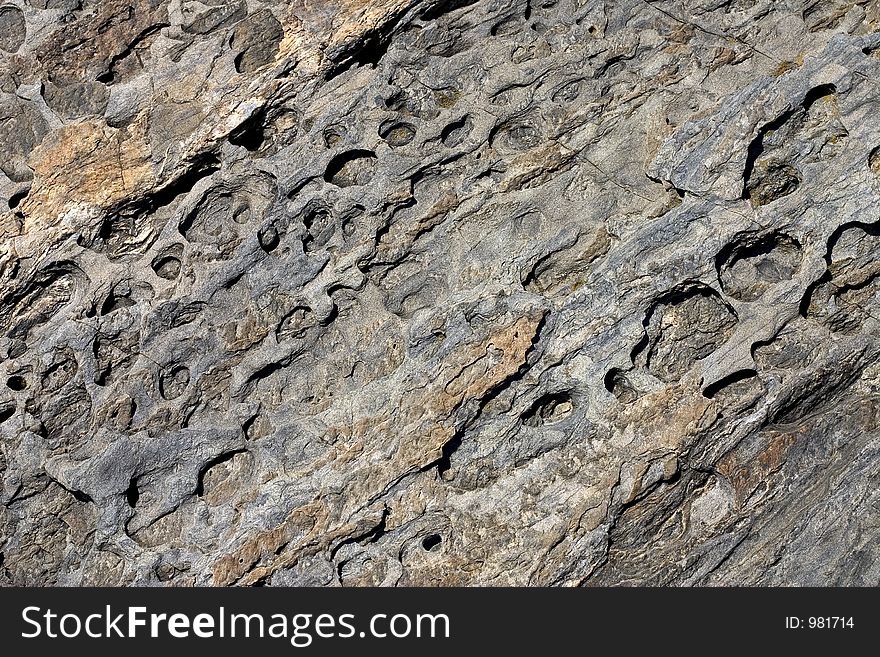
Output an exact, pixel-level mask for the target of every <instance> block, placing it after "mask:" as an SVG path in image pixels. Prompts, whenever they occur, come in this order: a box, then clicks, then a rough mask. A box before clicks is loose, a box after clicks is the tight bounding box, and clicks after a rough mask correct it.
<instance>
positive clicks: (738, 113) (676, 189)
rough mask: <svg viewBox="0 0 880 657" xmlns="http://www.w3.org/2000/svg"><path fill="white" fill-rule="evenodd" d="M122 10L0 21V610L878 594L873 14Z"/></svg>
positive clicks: (745, 8) (766, 0)
mask: <svg viewBox="0 0 880 657" xmlns="http://www.w3.org/2000/svg"><path fill="white" fill-rule="evenodd" d="M129 4H130V3H123V2H121V1H117V0H111V1H109V2H102V3H96V2H83V3H75V2H66V1H58V2H55V1H54V0H51V1H48V2H47V1H46V0H42V1H41V2H36V1H31V0H29V1H28V2H27V3H24V2H18V1H16V2H13V3H9V4H8V6H4V7H3V8H2V9H0V71H4V73H3V75H2V77H0V83H2V89H3V94H2V95H0V171H2V174H0V201H2V203H3V206H4V207H3V213H2V214H0V227H2V231H3V239H2V242H0V244H2V249H0V357H2V367H3V368H4V372H3V373H2V374H3V377H5V378H4V379H2V380H3V381H5V390H4V392H2V393H0V432H2V440H0V482H2V487H0V502H2V504H0V582H2V583H3V584H16V585H27V584H31V585H52V584H58V585H95V584H104V585H108V584H109V585H121V584H140V585H146V584H163V585H192V584H213V585H255V584H266V585H279V586H282V585H283V586H291V585H319V586H339V585H343V586H349V585H387V586H393V585H449V584H453V585H476V584H479V585H554V586H562V585H617V584H636V585H676V586H685V585H795V584H797V585H877V584H878V583H880V550H878V545H880V543H878V541H877V536H878V534H877V532H878V529H877V528H878V526H880V497H878V495H880V494H878V490H880V486H878V484H880V481H878V474H877V473H878V468H877V464H878V462H880V339H878V335H880V333H878V330H880V287H878V281H880V267H878V265H877V262H876V261H877V253H878V252H880V224H878V223H877V222H878V216H880V214H878V213H880V155H878V152H880V129H878V126H877V124H876V121H875V120H874V118H875V117H876V116H877V114H878V111H880V87H878V85H877V82H876V80H878V79H880V33H878V30H880V13H878V10H877V7H876V6H875V4H874V3H869V2H864V1H850V2H844V1H841V2H835V3H815V2H814V3H803V2H786V1H783V2H778V1H776V2H770V0H728V1H722V2H719V1H717V0H712V1H708V0H706V1H701V2H680V1H672V0H663V1H658V2H645V1H644V0H613V1H612V0H558V1H553V0H470V1H468V0H465V1H461V0H457V1H448V2H440V1H437V0H424V1H415V2H414V1H411V0H386V1H385V2H383V3H338V4H332V3H284V2H271V1H251V0H248V1H247V2H244V1H235V2H228V1H226V0H223V1H220V0H216V1H215V0H202V2H198V3H197V2H182V3H180V2H165V1H164V0H150V2H144V3H136V4H137V7H136V8H135V9H134V10H133V11H128V10H127V9H126V8H127V7H128V5H129ZM123 5H125V7H123Z"/></svg>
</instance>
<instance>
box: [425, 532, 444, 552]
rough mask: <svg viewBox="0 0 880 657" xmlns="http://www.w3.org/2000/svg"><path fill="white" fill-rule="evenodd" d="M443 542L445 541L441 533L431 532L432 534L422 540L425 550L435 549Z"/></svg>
mask: <svg viewBox="0 0 880 657" xmlns="http://www.w3.org/2000/svg"><path fill="white" fill-rule="evenodd" d="M442 542H443V539H442V538H440V535H439V534H431V535H430V536H426V537H425V538H424V539H423V540H422V547H423V548H424V549H425V551H427V552H430V551H431V550H433V549H435V548H436V547H437V546H438V545H440V543H442Z"/></svg>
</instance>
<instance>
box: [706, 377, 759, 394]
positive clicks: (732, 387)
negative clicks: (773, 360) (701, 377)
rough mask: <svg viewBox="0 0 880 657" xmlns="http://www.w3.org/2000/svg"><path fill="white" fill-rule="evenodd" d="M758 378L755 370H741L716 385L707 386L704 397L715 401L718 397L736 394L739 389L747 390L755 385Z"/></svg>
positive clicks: (720, 380)
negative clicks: (754, 380)
mask: <svg viewBox="0 0 880 657" xmlns="http://www.w3.org/2000/svg"><path fill="white" fill-rule="evenodd" d="M757 377H758V373H757V372H756V371H755V370H740V371H738V372H734V373H733V374H728V375H727V376H725V377H724V378H722V379H719V380H718V381H716V382H715V383H712V384H710V385H708V386H706V387H705V388H704V389H703V397H705V398H706V399H715V397H716V396H719V397H723V396H725V395H730V394H736V393H737V391H738V390H739V389H747V388H749V387H751V385H752V384H753V383H754V382H753V381H752V380H753V379H756V378H757Z"/></svg>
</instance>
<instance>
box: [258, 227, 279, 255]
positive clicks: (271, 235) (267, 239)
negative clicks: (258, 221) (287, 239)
mask: <svg viewBox="0 0 880 657" xmlns="http://www.w3.org/2000/svg"><path fill="white" fill-rule="evenodd" d="M257 240H258V241H259V242H260V247H261V248H262V249H263V251H265V252H266V253H272V251H274V250H275V249H276V248H278V245H279V244H280V243H281V236H280V235H278V229H277V228H275V226H266V227H264V228H261V229H260V232H259V233H257Z"/></svg>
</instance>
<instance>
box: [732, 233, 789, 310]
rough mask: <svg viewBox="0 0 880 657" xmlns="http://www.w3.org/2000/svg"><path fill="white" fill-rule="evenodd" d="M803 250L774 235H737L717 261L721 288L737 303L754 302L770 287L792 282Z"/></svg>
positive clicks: (779, 235)
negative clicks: (783, 282)
mask: <svg viewBox="0 0 880 657" xmlns="http://www.w3.org/2000/svg"><path fill="white" fill-rule="evenodd" d="M802 259H803V249H802V248H801V245H800V243H799V242H798V241H797V240H796V239H794V238H793V237H789V236H788V235H785V234H783V233H779V232H773V233H769V234H765V235H761V234H758V233H747V234H741V235H738V236H737V238H736V239H735V240H734V241H733V242H731V243H730V244H728V245H727V246H726V247H724V249H722V250H721V252H720V253H719V254H718V256H717V257H716V259H715V264H716V268H717V270H718V277H719V280H720V282H721V288H722V289H723V290H724V293H725V294H728V295H730V296H731V297H733V298H734V299H737V300H738V301H754V300H756V299H758V298H759V297H761V296H762V295H763V294H764V292H766V291H767V290H768V289H769V288H770V287H772V286H773V285H775V284H776V283H780V282H782V281H787V280H791V278H792V277H793V276H794V274H795V273H796V272H797V270H798V269H799V268H800V265H801V261H802Z"/></svg>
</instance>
